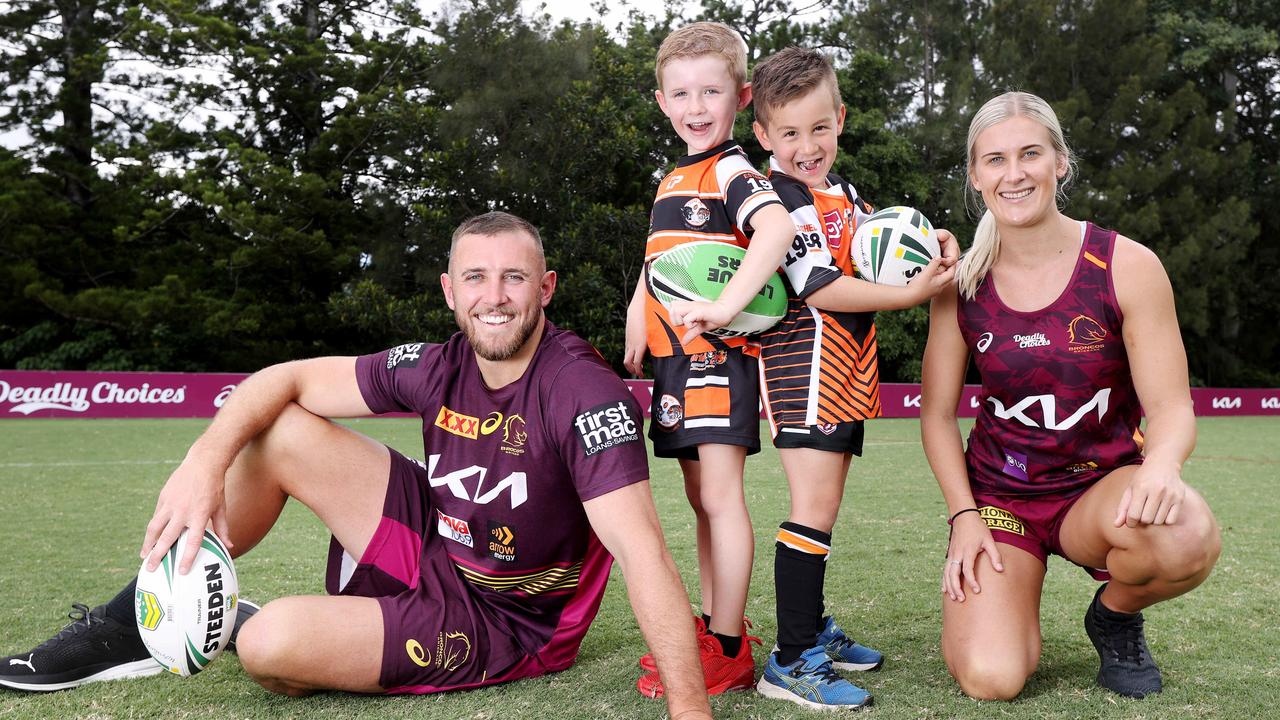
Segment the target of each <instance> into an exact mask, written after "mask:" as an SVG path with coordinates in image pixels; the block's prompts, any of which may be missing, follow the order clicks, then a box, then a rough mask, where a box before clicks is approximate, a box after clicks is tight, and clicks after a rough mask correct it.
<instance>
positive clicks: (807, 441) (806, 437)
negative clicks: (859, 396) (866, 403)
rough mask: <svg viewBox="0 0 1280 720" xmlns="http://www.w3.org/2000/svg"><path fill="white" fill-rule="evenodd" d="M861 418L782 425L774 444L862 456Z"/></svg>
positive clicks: (781, 446) (782, 447)
mask: <svg viewBox="0 0 1280 720" xmlns="http://www.w3.org/2000/svg"><path fill="white" fill-rule="evenodd" d="M862 434H863V427H862V421H861V420H851V421H849V422H842V423H820V424H818V425H781V426H779V427H778V434H777V435H774V436H773V446H774V447H776V448H778V449H779V450H781V449H784V448H812V449H814V450H826V451H827V452H838V453H849V454H851V455H857V456H858V457H862Z"/></svg>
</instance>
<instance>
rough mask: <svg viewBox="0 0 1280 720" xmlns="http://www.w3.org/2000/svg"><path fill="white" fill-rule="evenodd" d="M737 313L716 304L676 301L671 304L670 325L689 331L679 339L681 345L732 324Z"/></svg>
mask: <svg viewBox="0 0 1280 720" xmlns="http://www.w3.org/2000/svg"><path fill="white" fill-rule="evenodd" d="M737 316H738V314H737V313H731V312H730V310H729V309H728V308H726V307H725V306H723V305H721V304H720V303H719V301H716V302H691V301H689V300H677V301H675V302H673V303H671V324H672V325H684V326H685V327H687V328H689V331H688V332H686V333H685V334H684V337H682V338H680V342H681V344H683V343H687V342H689V341H690V340H693V339H694V338H696V337H698V336H699V335H701V334H702V333H704V332H707V331H710V330H715V329H716V328H722V327H724V326H725V325H728V324H729V323H731V322H733V319H734V318H735V317H737Z"/></svg>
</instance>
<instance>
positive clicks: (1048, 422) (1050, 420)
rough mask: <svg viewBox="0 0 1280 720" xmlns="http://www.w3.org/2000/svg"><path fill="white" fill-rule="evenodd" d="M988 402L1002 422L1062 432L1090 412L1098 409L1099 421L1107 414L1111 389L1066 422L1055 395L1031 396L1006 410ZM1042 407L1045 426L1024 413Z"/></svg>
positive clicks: (1100, 391) (1102, 391)
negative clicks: (1037, 406)
mask: <svg viewBox="0 0 1280 720" xmlns="http://www.w3.org/2000/svg"><path fill="white" fill-rule="evenodd" d="M987 399H988V400H990V401H991V404H992V405H993V406H995V415H996V417H998V418H1000V419H1001V420H1017V421H1018V422H1020V423H1022V424H1023V425H1026V426H1027V427H1033V428H1038V427H1044V429H1046V430H1055V431H1058V432H1061V431H1063V430H1070V429H1071V428H1073V427H1075V426H1076V423H1078V422H1080V419H1081V418H1083V417H1084V416H1085V415H1088V414H1089V411H1090V410H1093V409H1094V408H1097V410H1098V420H1102V417H1103V416H1104V415H1106V414H1107V407H1108V403H1109V402H1110V400H1111V388H1102V389H1101V390H1099V391H1098V392H1097V394H1096V395H1094V396H1093V399H1092V400H1090V401H1089V402H1087V403H1085V404H1084V405H1082V406H1081V407H1080V409H1079V410H1076V411H1075V412H1074V413H1072V414H1071V416H1070V417H1068V418H1067V419H1066V420H1062V421H1059V420H1058V398H1057V397H1055V396H1053V395H1049V394H1046V395H1031V396H1029V397H1025V398H1023V399H1021V400H1019V401H1018V402H1017V403H1015V404H1014V405H1013V407H1010V408H1007V409H1006V408H1005V406H1004V403H1001V402H1000V401H999V400H997V399H995V398H993V397H990V396H988V397H987ZM1037 404H1039V405H1040V413H1041V415H1042V416H1043V417H1044V425H1043V426H1041V425H1040V424H1039V423H1037V422H1036V421H1035V420H1034V419H1032V418H1030V417H1028V416H1027V415H1026V413H1025V412H1024V411H1025V410H1027V409H1028V408H1031V407H1033V406H1035V405H1037Z"/></svg>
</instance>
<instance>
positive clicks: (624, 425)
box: [356, 322, 649, 669]
mask: <svg viewBox="0 0 1280 720" xmlns="http://www.w3.org/2000/svg"><path fill="white" fill-rule="evenodd" d="M356 379H357V381H358V382H359V385H360V392H361V393H362V394H363V396H364V399H365V402H367V403H368V405H369V409H370V410H373V411H374V412H376V413H385V412H392V411H410V412H415V413H417V414H419V415H421V416H422V419H423V423H422V439H423V444H424V448H425V450H426V462H425V463H422V465H423V467H424V468H425V469H426V471H427V475H428V478H429V483H430V489H429V493H428V494H429V496H430V500H431V504H432V506H433V507H434V508H435V510H436V516H437V517H436V519H437V523H436V532H438V533H439V535H440V537H441V538H442V539H443V542H444V544H445V546H446V548H447V552H448V554H449V558H450V559H451V560H452V561H453V564H454V565H455V567H456V568H457V571H458V573H460V574H461V575H462V577H463V578H464V579H465V580H466V581H467V582H468V583H470V585H471V586H472V587H473V588H474V589H475V591H476V597H478V598H479V599H480V600H481V601H482V602H484V603H485V604H487V605H488V607H489V609H490V610H492V611H493V613H494V614H495V615H496V616H497V617H500V618H501V619H502V620H503V622H505V623H506V624H507V626H508V627H510V629H511V631H512V632H513V634H514V635H515V636H516V638H518V639H519V641H520V642H521V643H522V645H523V646H524V647H525V650H526V651H527V652H528V653H529V654H537V655H538V656H539V659H540V660H541V661H542V662H543V663H544V665H546V666H548V667H553V668H555V669H560V668H562V667H564V666H566V665H567V664H568V662H570V661H572V658H573V656H574V655H576V653H577V649H578V643H579V642H581V640H582V637H583V635H585V634H586V631H587V626H588V625H589V624H590V623H591V619H592V617H594V616H595V613H596V609H597V608H598V607H599V604H600V599H601V597H602V596H603V594H604V587H605V581H606V580H607V579H608V576H609V567H610V565H611V563H612V558H611V557H610V556H609V554H608V553H607V552H605V551H604V549H603V546H602V545H601V544H600V542H599V540H597V539H596V536H595V534H594V533H593V532H592V530H591V525H590V523H589V522H588V521H587V515H586V511H585V510H584V509H583V507H582V503H583V502H585V501H587V500H590V499H592V498H595V497H599V496H601V495H604V494H606V493H609V492H612V491H614V490H617V489H618V488H621V487H624V486H626V485H630V484H632V483H636V482H640V481H643V480H646V479H648V477H649V467H648V456H647V454H646V452H645V445H644V441H643V440H642V439H641V437H640V423H641V422H642V421H641V416H640V408H639V406H637V405H636V402H635V399H634V398H633V397H632V396H631V393H630V392H629V391H628V390H627V387H626V385H624V384H623V382H622V380H621V379H619V378H618V376H617V375H616V374H615V373H614V372H613V370H612V369H610V368H609V366H608V365H607V364H605V362H604V360H603V359H602V358H601V357H600V354H599V353H597V352H596V350H595V348H593V347H591V345H589V344H588V343H587V342H586V341H584V340H582V339H581V338H579V337H578V336H576V335H574V334H573V333H571V332H568V331H565V330H560V329H559V328H556V327H555V326H554V325H552V324H551V323H550V322H548V323H546V326H545V330H544V331H543V334H542V339H541V341H540V342H539V343H538V349H537V351H536V352H535V353H534V355H533V358H532V359H531V360H530V362H529V367H528V369H527V370H525V372H524V375H523V376H521V377H520V379H519V380H517V381H515V382H513V383H511V384H510V385H506V386H504V387H502V388H499V389H497V390H490V389H489V388H487V387H486V386H485V384H484V378H483V377H481V375H480V368H479V366H478V365H477V364H476V359H475V352H474V351H473V350H472V349H471V345H470V344H469V343H468V342H467V340H466V338H465V337H464V336H463V335H462V333H458V334H456V335H454V336H453V337H452V338H450V339H449V341H448V342H446V343H443V344H431V343H413V344H409V345H401V346H399V347H395V348H392V349H390V350H384V351H383V352H380V353H377V354H374V355H364V356H361V357H360V358H358V359H357V360H356Z"/></svg>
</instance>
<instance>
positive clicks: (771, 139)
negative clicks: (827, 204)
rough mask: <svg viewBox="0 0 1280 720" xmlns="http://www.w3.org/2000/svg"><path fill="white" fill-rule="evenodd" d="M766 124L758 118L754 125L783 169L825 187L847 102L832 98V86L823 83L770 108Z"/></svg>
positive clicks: (810, 185) (764, 146)
mask: <svg viewBox="0 0 1280 720" xmlns="http://www.w3.org/2000/svg"><path fill="white" fill-rule="evenodd" d="M767 125H768V127H765V126H764V125H761V124H760V123H759V122H756V123H754V124H753V125H752V127H753V129H754V130H755V133H756V139H757V140H759V141H760V145H761V146H762V147H763V148H764V149H765V150H768V151H770V152H772V153H773V157H774V160H776V161H777V163H778V166H779V167H781V168H782V171H783V172H785V173H786V174H788V175H790V176H791V177H793V178H795V179H797V180H799V181H801V182H803V183H804V184H805V185H808V186H809V187H811V188H815V189H822V188H826V187H827V173H829V172H831V166H832V165H834V164H835V162H836V149H837V142H836V141H837V139H838V138H839V136H840V131H841V129H843V128H844V105H837V104H836V103H835V102H834V101H833V96H832V92H831V90H830V88H828V87H825V86H822V85H820V86H818V87H815V88H813V89H812V90H810V91H809V92H807V93H805V94H804V95H802V96H800V97H798V98H796V99H794V100H790V101H787V102H786V103H784V104H783V105H781V106H779V107H771V108H769V112H768V120H767Z"/></svg>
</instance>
